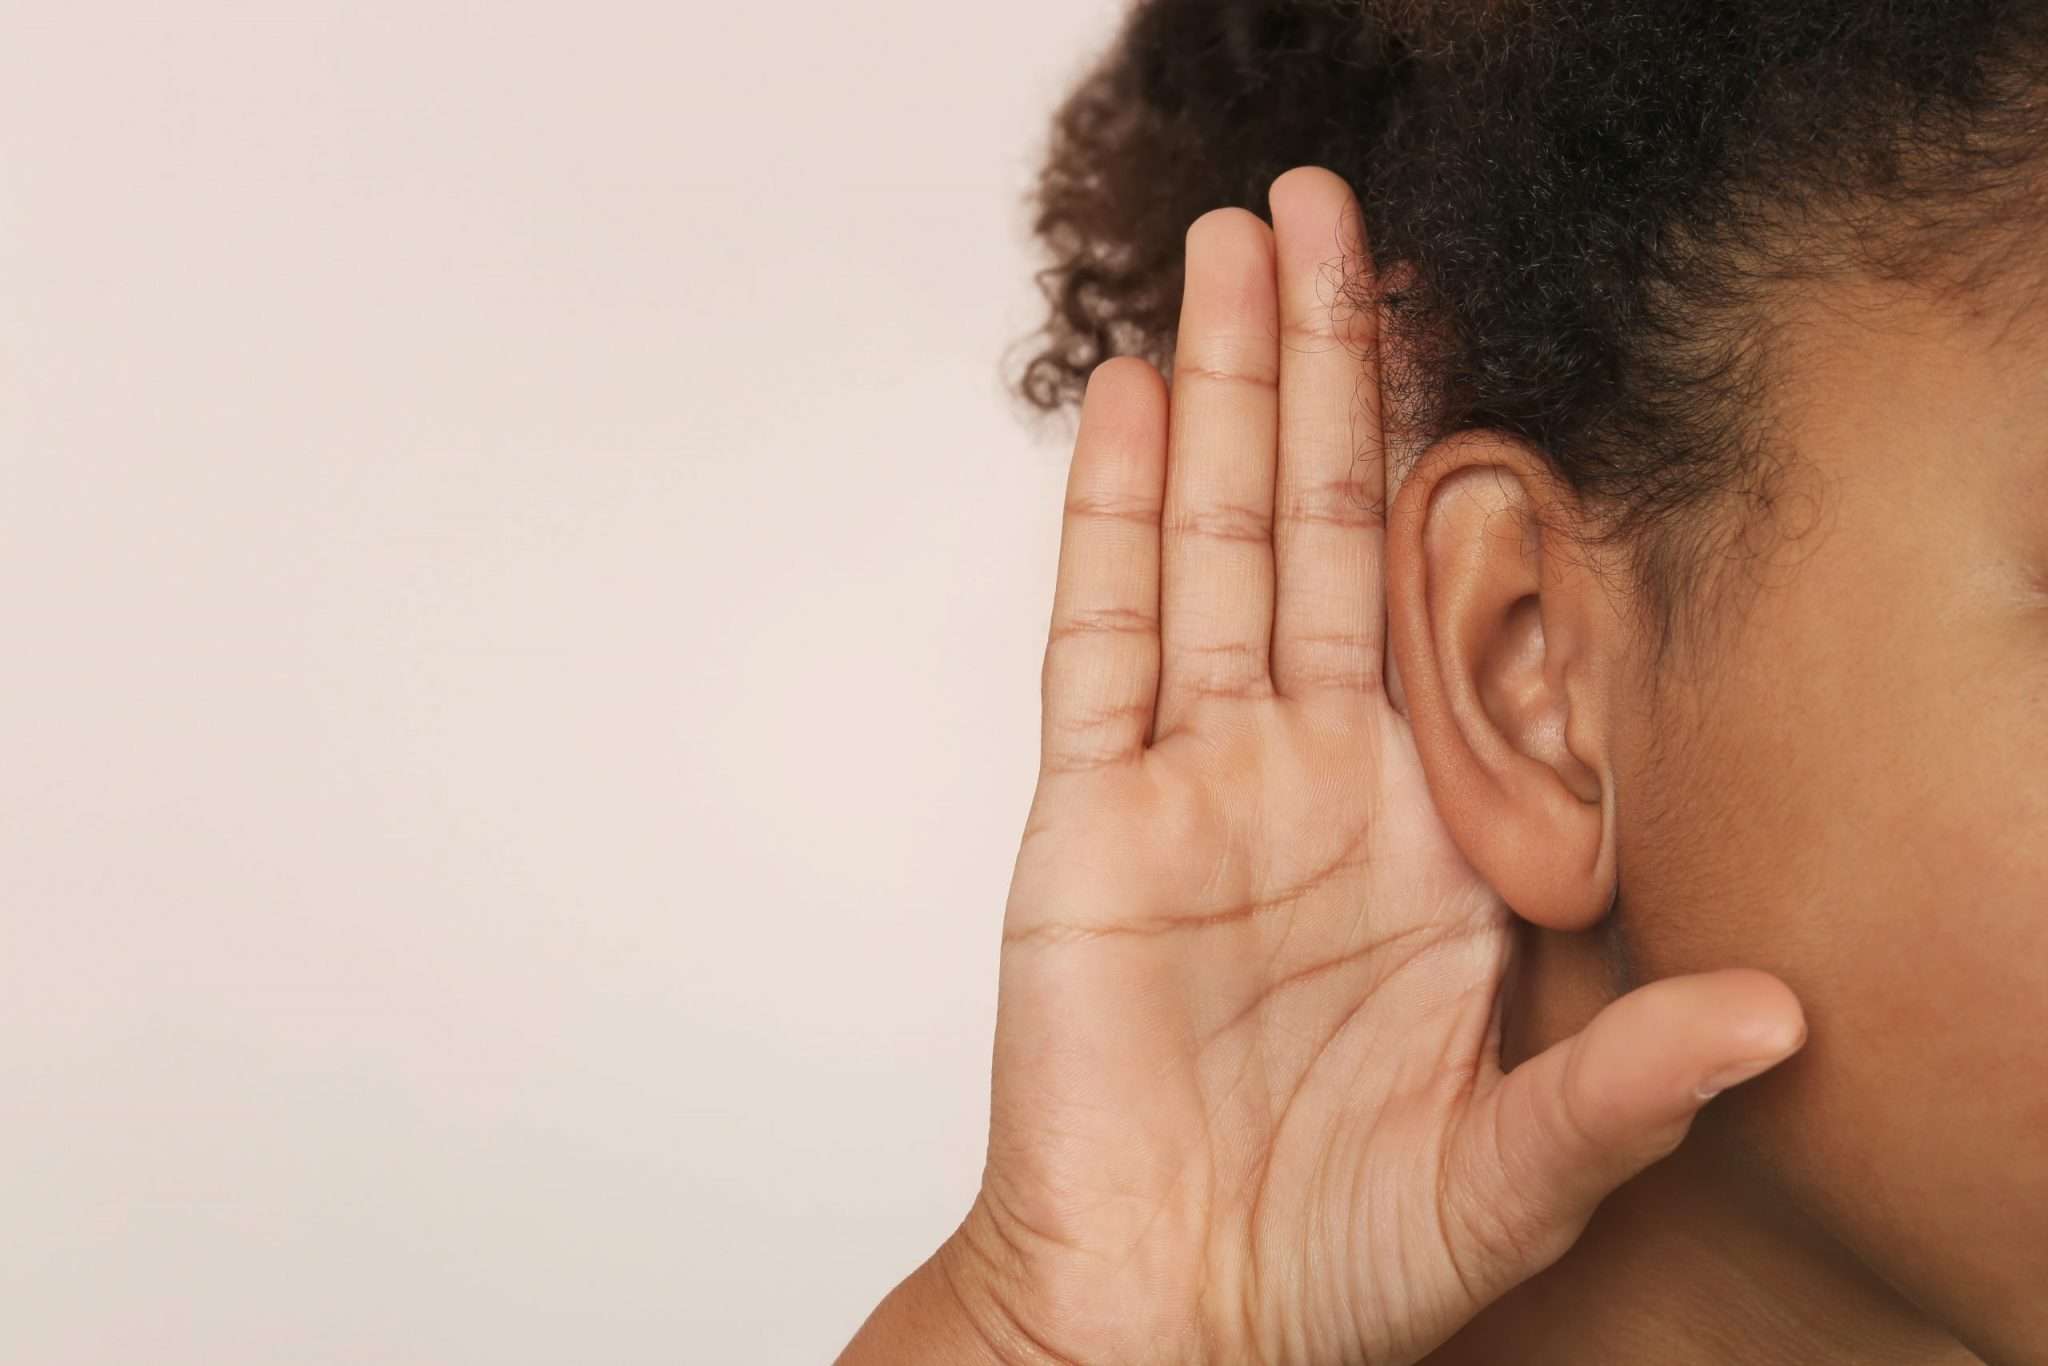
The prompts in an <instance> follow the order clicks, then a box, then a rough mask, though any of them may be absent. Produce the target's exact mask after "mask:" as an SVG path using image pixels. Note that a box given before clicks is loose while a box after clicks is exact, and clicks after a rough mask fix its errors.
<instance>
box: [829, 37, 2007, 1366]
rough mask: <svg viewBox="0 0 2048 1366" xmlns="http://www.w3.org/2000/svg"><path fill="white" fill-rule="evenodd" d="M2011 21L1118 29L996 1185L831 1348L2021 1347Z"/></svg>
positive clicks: (1081, 261) (1562, 1355)
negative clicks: (854, 1332)
mask: <svg viewBox="0 0 2048 1366" xmlns="http://www.w3.org/2000/svg"><path fill="white" fill-rule="evenodd" d="M2044 11H2048V5H2044V4H2042V3H2021V2H2020V0H1984V2H1983V3H1977V2H1976V0H1938V2H1936V0H1804V2H1803V3H1802V2H1801V0H1789V2H1786V3H1776V4H1769V5H1766V4H1762V3H1754V2H1753V0H1657V2H1656V3H1648V2H1647V0H1640V2H1639V3H1619V0H1610V2H1602V0H1496V2H1493V3H1486V2H1484V0H1441V3H1423V2H1421V0H1418V2H1417V3H1398V0H1364V3H1363V4H1361V3H1359V0H1348V2H1340V0H1243V2H1242V3H1228V2H1227V0H1209V2H1208V3H1197V2H1196V0H1150V2H1149V3H1145V4H1141V5H1140V6H1139V7H1138V8H1137V9H1135V10H1134V11H1133V12H1132V16H1131V20H1130V22H1129V24H1128V25H1127V27H1126V29H1125V30H1124V32H1123V33H1122V35H1121V36H1120V37H1119V39H1118V41H1117V44H1116V46H1115V48H1114V49H1113V50H1112V52H1111V53H1110V54H1109V55H1108V57H1107V58H1106V59H1105V60H1104V62H1103V63H1102V64H1101V65H1100V67H1099V68H1098V69H1097V70H1096V71H1094V72H1093V73H1092V74H1091V75H1090V76H1089V78H1088V79H1087V80H1086V81H1085V82H1084V83H1083V84H1082V86H1081V87H1080V88H1079V89H1078V90H1077V91H1076V92H1075V93H1074V95H1073V96H1072V98H1071V99H1070V100H1069V102H1068V103H1067V105H1066V106H1065V107H1064V108H1063V109H1062V111H1061V113H1060V116H1059V120H1058V122H1057V125H1056V128H1057V133H1058V136H1057V138H1056V140H1055V143H1054V146H1053V150H1052V154H1051V157H1050V160H1049V162H1048V165H1047V169H1046V172H1045V176H1044V180H1043V183H1042V187H1041V196H1042V197H1041V201H1040V207H1041V215H1040V221H1039V226H1040V230H1041V232H1042V234H1043V235H1044V237H1045V239H1046V240H1047V242H1048V243H1049V244H1050V245H1051V246H1052V247H1053V249H1054V251H1055V252H1056V253H1057V263H1056V265H1055V266H1054V268H1053V269H1052V271H1050V272H1049V273H1048V276H1047V279H1048V282H1049V284H1050V286H1051V296H1052V298H1053V300H1054V303H1055V313H1054V317H1053V323H1052V328H1051V344H1050V345H1049V346H1048V347H1047V348H1046V350H1045V352H1044V354H1043V355H1042V356H1041V357H1040V358H1039V359H1038V361H1037V362H1036V363H1035V364H1034V365H1033V367H1032V369H1031V371H1030V372H1029V373H1028V374H1027V375H1026V377H1025V390H1026V392H1027V394H1029V395H1030V396H1031V397H1033V398H1034V399H1035V400H1036V401H1038V402H1040V403H1041V404H1042V405H1044V406H1048V407H1057V406H1059V405H1062V404H1064V403H1066V402H1069V401H1070V400H1071V399H1073V398H1074V397H1076V396H1077V395H1079V394H1081V393H1082V392H1083V391H1084V389H1085V401H1084V403H1083V405H1082V412H1081V428H1080V435H1079V437H1078V440H1077V444H1076V449H1075V455H1074V462H1073V467H1072V473H1071V475H1070V482H1069V498H1068V508H1067V518H1066V525H1065V530H1064V532H1063V540H1062V549H1061V565H1060V578H1059V583H1058V587H1057V589H1056V592H1055V601H1054V609H1053V624H1052V631H1051V639H1050V641H1049V644H1048V650H1047V655H1046V667H1045V674H1044V685H1045V689H1044V690H1045V716H1044V731H1043V733H1044V747H1043V750H1044V752H1043V765H1042V768H1043V772H1042V776H1041V780H1040V784H1039V791H1038V796H1037V800H1036V801H1035V803H1034V805H1033V809H1032V813H1031V816H1030V818H1029V821H1028V822H1027V828H1026V831H1025V836H1024V842H1023V847H1022V850H1021V852H1020V856H1019V860H1018V866H1017V870H1016V875H1015V880H1014V882H1013V886H1012V893H1011V898H1010V902H1009V905H1008V907H1007V908H1006V913H1005V922H1004V937H1003V938H1004V942H1003V956H1002V965H1001V973H1002V977H1001V995H1000V1005H999V1011H998V1020H997V1029H996V1055H995V1074H994V1095H993V1108H992V1112H991V1133H990V1143H989V1155H988V1164H987V1167H986V1169H985V1172H984V1180H983V1188H982V1192H981V1196H980V1198H979V1199H977V1201H976V1202H975V1204H974V1207H973V1209H972V1211H971V1212H970V1213H969V1214H968V1215H967V1217H966V1219H965V1220H963V1222H962V1224H961V1226H960V1230H959V1231H958V1232H956V1234H955V1235H954V1237H953V1238H952V1239H950V1240H949V1241H948V1242H947V1244H946V1245H945V1246H944V1247H943V1248H942V1249H941V1250H940V1251H939V1253H938V1254H936V1255H935V1256H934V1257H933V1258H932V1259H931V1261H929V1262H927V1263H926V1264H925V1266H924V1267H921V1268H919V1270H918V1271H917V1272H915V1273H913V1274H912V1276H911V1277H910V1278H908V1279H907V1280H906V1281H905V1282H904V1283H903V1285H901V1286H899V1287H898V1289H897V1290H896V1291H895V1292H893V1293H892V1295H891V1296H890V1297H889V1299H887V1300H885V1301H884V1303H883V1305H882V1306H881V1307H880V1308H878V1309H877V1311H876V1313H875V1315H874V1316H873V1317H871V1318H870V1320H869V1321H868V1323H867V1324H866V1325H865V1326H864V1327H863V1329H862V1331H861V1333H860V1334H859V1335H858V1336H857V1337H856V1338H855V1340H854V1342H853V1344H852V1345H851V1346H850V1347H849V1349H848V1353H847V1356H846V1360H849V1361H860V1360H896V1361H919V1360H999V1361H1002V1360H1024V1361H1043V1360H1067V1361H1084V1362H1090V1363H1094V1362H1122V1361H1134V1362H1135V1361H1161V1362H1166V1361H1190V1362H1193V1361H1200V1362H1238V1361H1247V1362H1279V1361H1300V1362H1325V1361H1327V1362H1375V1363H1377V1362H1389V1361H1417V1360H1427V1361H1430V1362H1433V1363H1467V1362H1471V1363H1481V1362H1485V1363H1495V1362H1517V1363H1552V1362H1555V1363H1567V1362H1569V1363H1606V1362H1617V1363H1620V1362H1627V1363H1635V1362H1655V1363H1659V1366H1684V1364H1685V1363H1694V1362H1701V1363H1704V1362H1715V1363H1721V1362H1726V1363H1736V1362H1740V1363H1773V1362H1801V1363H1810V1362H1819V1361H1828V1362H1834V1361H1844V1362H1886V1363H1892V1362H1897V1363H1909V1362H1910V1363H1922V1362H1925V1363H1937V1362H1940V1363H1947V1362H1970V1361H1988V1362H1997V1363H2018V1362H2032V1361H2043V1360H2048V293H2044V287H2048V276H2044V271H2043V267H2044V266H2048V260H2044V259H2043V253H2044V252H2048V232H2044V231H2043V228H2044V226H2048V202H2044V193H2048V12H2044ZM1302 163H1308V164H1307V165H1302ZM1290 166H1298V167H1299V169H1295V170H1288V171H1286V173H1285V174H1279V172H1281V171H1283V170H1285V169H1286V168H1287V167H1290ZM1276 176H1277V178H1276ZM1269 192H1270V193H1269ZM1354 192H1355V195H1356V199H1355V200H1354V198H1353V195H1354ZM1262 200H1264V201H1265V203H1264V205H1263V207H1265V208H1266V210H1267V213H1268V215H1269V217H1270V226H1268V221H1267V218H1265V217H1261V216H1260V215H1259V214H1258V213H1257V212H1256V210H1257V209H1258V208H1259V207H1261V201H1262ZM1217 206H1223V207H1221V208H1219V207H1217ZM1191 220H1192V221H1193V222H1194V226H1193V228H1192V229H1185V230H1184V225H1185V224H1187V223H1188V222H1189V221H1191ZM1113 354H1114V355H1116V356H1117V357H1118V358H1116V359H1107V358H1108V357H1110V356H1111V355H1113ZM1162 371H1164V372H1165V374H1166V375H1169V376H1170V377H1171V388H1170V390H1169V388H1168V385H1167V383H1166V382H1165V379H1164V378H1163V377H1162ZM1809 1031H1810V1037H1809ZM1802 1041H1804V1047H1803V1048H1802V1047H1800V1045H1801V1043H1802ZM1795 1051H1796V1056H1793V1057H1792V1058H1791V1061H1789V1062H1786V1063H1784V1065H1782V1066H1777V1067H1775V1069H1774V1070H1771V1071H1770V1072H1769V1074H1768V1075H1767V1076H1765V1077H1764V1078H1763V1079H1762V1080H1760V1081H1757V1082H1755V1083H1754V1084H1752V1085H1749V1086H1745V1087H1743V1088H1742V1089H1741V1090H1739V1091H1736V1092H1733V1093H1731V1094H1730V1095H1729V1096H1727V1097H1726V1098H1724V1099H1722V1100H1720V1101H1718V1102H1716V1103H1714V1104H1713V1105H1711V1106H1707V1107H1706V1108H1705V1109H1704V1110H1701V1109H1700V1108H1699V1107H1700V1106H1701V1105H1703V1104H1704V1100H1705V1098H1706V1097H1709V1096H1711V1095H1712V1094H1713V1093H1715V1092H1716V1091H1718V1090H1719V1089H1721V1088H1723V1087H1725V1086H1728V1085H1733V1084H1734V1082H1735V1081H1737V1080H1740V1079H1743V1078H1745V1077H1750V1076H1756V1075H1757V1074H1758V1073H1759V1072H1760V1071H1762V1070H1763V1069H1767V1068H1772V1067H1773V1064H1776V1063H1778V1062H1779V1061H1780V1060H1782V1059H1784V1058H1786V1057H1787V1056H1788V1055H1791V1054H1792V1053H1794V1052H1795ZM1503 1069H1506V1070H1505V1071H1503ZM1696 1113H1697V1115H1698V1119H1697V1122H1694V1117H1695V1114H1696ZM1688 1129H1689V1130H1690V1136H1689V1137H1687V1133H1688ZM1681 1139H1684V1140H1685V1141H1684V1142H1683V1145H1682V1146H1680V1140H1681ZM1667 1154H1668V1156H1667ZM1660 1159H1661V1160H1660ZM1617 1188H1618V1189H1617Z"/></svg>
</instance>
